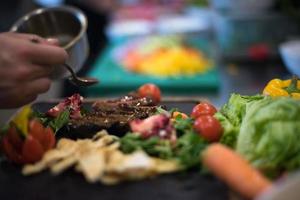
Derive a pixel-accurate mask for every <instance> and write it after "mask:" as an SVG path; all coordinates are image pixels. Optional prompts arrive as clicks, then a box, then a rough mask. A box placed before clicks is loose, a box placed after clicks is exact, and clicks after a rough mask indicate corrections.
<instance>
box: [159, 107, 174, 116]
mask: <svg viewBox="0 0 300 200" xmlns="http://www.w3.org/2000/svg"><path fill="white" fill-rule="evenodd" d="M155 114H164V115H167V116H170V115H171V113H170V112H169V111H167V110H165V109H163V108H162V107H161V106H158V107H157V108H156V113H155Z"/></svg>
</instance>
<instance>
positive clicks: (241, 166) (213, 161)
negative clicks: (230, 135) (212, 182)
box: [202, 144, 271, 199]
mask: <svg viewBox="0 0 300 200" xmlns="http://www.w3.org/2000/svg"><path fill="white" fill-rule="evenodd" d="M202 162H203V164H204V165H205V166H206V167H208V168H209V170H210V171H211V172H212V173H213V174H215V175H216V176H217V177H218V178H220V179H221V180H222V181H224V182H225V183H226V184H228V185H229V186H230V187H231V188H232V189H233V190H234V191H236V192H238V193H240V194H241V195H243V196H245V197H247V198H250V199H253V198H255V197H256V196H258V195H259V194H260V193H261V192H263V191H265V190H266V189H268V188H269V187H270V186H271V182H270V181H269V180H268V179H267V178H265V177H264V176H263V175H262V174H261V173H260V172H259V171H258V170H256V169H255V168H253V167H252V166H251V165H250V164H249V163H248V162H247V161H246V160H245V159H243V158H242V157H241V156H240V155H239V154H237V153H236V152H234V151H233V150H231V149H230V148H228V147H226V146H224V145H222V144H212V145H210V146H209V147H207V149H206V150H205V151H204V152H203V154H202Z"/></svg>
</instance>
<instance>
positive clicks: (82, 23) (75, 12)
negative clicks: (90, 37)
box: [10, 6, 88, 50]
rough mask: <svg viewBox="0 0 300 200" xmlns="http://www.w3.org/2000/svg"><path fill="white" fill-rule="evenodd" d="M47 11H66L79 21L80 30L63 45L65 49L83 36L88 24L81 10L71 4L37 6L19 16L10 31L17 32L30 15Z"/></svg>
mask: <svg viewBox="0 0 300 200" xmlns="http://www.w3.org/2000/svg"><path fill="white" fill-rule="evenodd" d="M49 11H66V12H68V13H70V14H72V15H75V16H76V18H77V19H78V20H79V21H80V28H81V29H80V32H79V33H78V34H77V35H76V36H75V37H74V38H73V39H72V40H71V41H70V42H69V43H68V44H67V45H65V46H64V47H63V48H64V49H65V50H68V49H70V48H71V47H73V46H74V45H75V44H76V43H77V42H78V41H79V40H80V39H81V38H82V37H84V35H85V33H86V30H87V26H88V22H87V18H86V16H85V15H84V14H83V12H82V11H81V10H79V9H78V8H75V7H73V6H59V7H51V8H39V9H36V10H33V11H31V12H29V13H28V14H26V15H24V16H23V17H21V18H20V19H19V20H17V21H16V22H15V23H14V24H13V26H12V27H11V29H10V31H11V32H17V29H18V28H19V27H20V26H21V25H22V24H23V23H24V22H25V21H27V20H29V19H30V18H31V17H33V16H37V15H40V14H42V13H46V12H49Z"/></svg>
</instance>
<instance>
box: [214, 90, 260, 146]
mask: <svg viewBox="0 0 300 200" xmlns="http://www.w3.org/2000/svg"><path fill="white" fill-rule="evenodd" d="M263 98H265V97H264V96H261V95H256V96H242V95H239V94H232V95H231V96H230V99H229V101H228V103H227V104H225V105H224V106H223V107H222V108H221V110H220V111H219V112H217V113H216V114H215V117H216V118H217V119H218V120H219V122H220V123H221V125H222V127H223V129H224V133H223V136H222V138H221V140H220V142H221V143H223V144H226V145H228V146H230V147H232V148H234V147H235V144H236V140H237V136H238V134H239V131H240V126H241V123H242V120H243V118H244V115H245V113H246V105H247V104H248V103H251V102H254V101H259V100H261V99H263Z"/></svg>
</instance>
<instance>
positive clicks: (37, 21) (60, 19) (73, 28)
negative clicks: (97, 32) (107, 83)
mask: <svg viewBox="0 0 300 200" xmlns="http://www.w3.org/2000/svg"><path fill="white" fill-rule="evenodd" d="M86 30H87V19H86V16H85V15H84V14H83V13H82V12H81V11H80V10H79V9H76V8H74V7H70V6H61V7H54V8H42V9H37V10H34V11H32V12H30V13H28V14H27V15H25V16H23V17H22V18H21V19H19V20H18V21H17V22H16V23H15V24H14V25H13V26H12V28H11V31H13V32H18V33H30V34H36V35H39V36H41V37H43V38H57V39H58V40H59V43H60V46H62V47H63V48H64V49H65V50H66V51H67V52H68V54H69V58H68V60H67V64H69V65H70V66H71V67H72V68H73V69H74V71H76V72H77V71H79V70H80V69H81V67H82V66H83V64H84V62H85V60H86V59H87V57H88V54H89V46H88V41H87V36H86ZM68 75H70V74H69V73H68V71H67V70H66V69H65V68H64V67H62V66H58V67H56V68H55V70H54V72H53V74H52V78H53V79H59V78H63V77H66V76H68Z"/></svg>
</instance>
